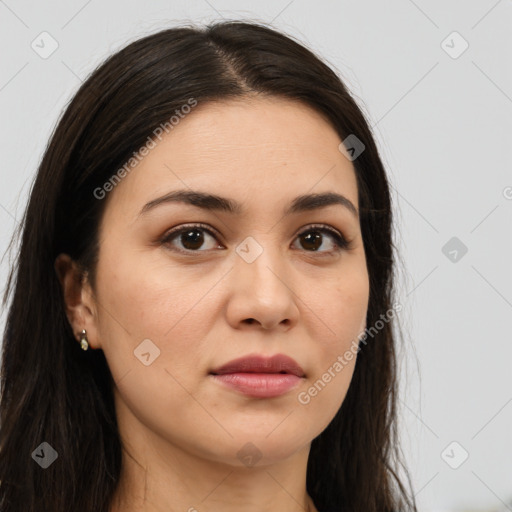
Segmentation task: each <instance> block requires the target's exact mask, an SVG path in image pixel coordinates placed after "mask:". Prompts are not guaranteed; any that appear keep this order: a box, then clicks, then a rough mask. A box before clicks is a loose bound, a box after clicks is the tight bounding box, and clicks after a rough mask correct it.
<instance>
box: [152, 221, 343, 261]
mask: <svg viewBox="0 0 512 512" xmlns="http://www.w3.org/2000/svg"><path fill="white" fill-rule="evenodd" d="M194 229H196V230H199V231H206V233H208V234H209V235H210V236H212V237H213V238H217V235H216V234H215V232H213V231H212V230H211V229H210V228H209V227H208V226H207V225H205V224H201V223H198V224H187V225H184V226H181V227H180V228H177V229H173V230H171V231H169V232H167V233H166V234H165V235H164V237H163V238H162V239H161V240H160V242H161V243H162V244H169V245H170V242H171V241H172V239H173V238H175V237H176V236H177V235H181V234H182V233H185V232H187V231H191V230H194ZM314 231H315V232H321V233H328V234H329V235H330V236H331V237H332V238H333V240H334V245H335V248H334V249H333V250H331V251H318V252H317V251H306V250H305V252H310V253H313V254H319V255H323V256H328V255H333V254H335V253H338V252H340V251H343V250H348V249H350V248H351V243H350V242H349V241H348V240H347V239H346V238H345V237H344V236H343V235H342V234H341V233H339V232H338V231H337V230H334V229H333V228H331V227H329V226H327V225H325V224H312V225H310V226H308V228H307V229H305V230H303V231H301V232H300V233H298V234H297V236H296V238H298V237H300V236H302V235H304V234H307V233H309V232H314ZM172 250H173V251H176V252H179V253H182V254H187V255H188V254H191V253H201V252H208V251H201V250H197V251H193V250H191V249H178V248H176V247H172Z"/></svg>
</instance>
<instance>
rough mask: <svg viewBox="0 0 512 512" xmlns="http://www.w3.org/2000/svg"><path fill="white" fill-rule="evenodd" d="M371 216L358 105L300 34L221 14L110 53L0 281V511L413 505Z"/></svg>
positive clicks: (374, 183) (36, 192)
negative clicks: (2, 311)
mask: <svg viewBox="0 0 512 512" xmlns="http://www.w3.org/2000/svg"><path fill="white" fill-rule="evenodd" d="M391 228H392V212H391V206H390V195H389V188H388V182H387V178H386V174H385V170H384V167H383V164H382V162H381V160H380V158H379V154H378V150H377V148H376V145H375V142H374V140H373V138H372V135H371V132H370V130H369V128H368V125H367V122H366V121H365V118H364V116H363V114H362V112H361V111H360V109H359V108H358V106H357V105H356V103H355V101H354V100H353V99H352V98H351V96H350V94H349V93H348V91H347V89H346V88H345V86H344V85H343V83H342V82H341V81H340V79H339V78H338V77H337V76H336V75H335V73H334V72H333V71H332V70H331V69H330V68H329V67H328V66H327V65H326V64H324V63H323V62H321V60H319V59H318V58H317V57H316V56H315V55H314V54H313V53H312V52H310V51H309V50H307V49H306V48H304V47H303V46H302V45H300V44H299V43H298V42H295V41H294V40H292V39H291V38H289V37H287V36H284V35H282V34H280V33H278V32H277V31H275V30H273V29H271V28H268V27H265V26H262V25H259V24H255V23H243V22H223V23H217V24H213V25H211V26H209V27H206V28H204V29H202V28H195V27H181V28H174V29H169V30H164V31H162V32H159V33H157V34H154V35H151V36H148V37H144V38H143V39H140V40H138V41H136V42H134V43H132V44H130V45H129V46H127V47H126V48H124V49H122V50H121V51H119V52H118V53H116V54H115V55H113V56H112V57H110V58H109V59H108V60H107V61H106V62H105V63H103V64H102V65H101V66H100V67H99V68H98V69H97V70H96V71H95V72H94V73H93V74H92V75H91V76H90V77H89V78H88V80H86V81H85V82H84V84H83V85H82V87H81V88H80V90H79V91H78V93H77V94H76V96H75V97H74V99H73V100H72V101H71V103H70V104H69V106H68V108H67V109H66V111H65V113H64V115H63V117H62V119H61V120H60V122H59V124H58V126H57V128H56V130H55V132H54V134H53V136H52V138H51V141H50V143H49V145H48V148H47V150H46V152H45V155H44V157H43V160H42V162H41V165H40V168H39V170H38V173H37V177H36V180H35V183H34V186H33V189H32V191H31V196H30V201H29V204H28V209H27V211H26V214H25V217H24V219H23V232H22V239H21V247H20V252H19V255H18V258H17V262H16V266H15V267H14V268H13V271H12V273H11V275H10V277H9V281H8V289H7V292H6V294H5V296H4V304H6V303H7V301H8V299H9V297H10V296H11V295H12V300H11V302H10V306H9V311H8V317H7V324H6V329H5V335H4V341H3V354H2V357H3V359H2V365H3V366H2V397H1V421H2V428H1V431H0V439H1V443H0V453H1V459H0V482H1V485H0V488H1V493H0V504H1V505H0V507H1V510H2V512H10V511H16V512H18V511H19V510H24V511H27V512H28V511H42V510H45V511H59V512H60V511H68V510H73V511H75V512H78V511H83V512H86V511H87V512H90V511H93V510H94V511H105V512H119V511H124V512H132V511H135V510H137V511H139V510H140V511H142V510H144V511H156V510H188V511H194V510H198V511H212V510H223V511H230V510H245V511H258V512H262V511H270V510H280V511H286V512H292V511H293V512H295V511H297V512H298V511H303V510H305V511H311V512H331V511H342V510H343V511H365V512H371V511H375V512H377V511H379V512H385V511H391V510H415V504H414V498H413V497H410V496H408V494H407V492H406V490H405V488H404V486H403V485H402V483H401V481H400V478H399V477H398V476H397V473H396V470H397V468H396V466H395V465H396V464H397V463H400V462H399V461H400V458H399V448H398V445H397V440H396V423H395V422H396V412H395V406H396V399H397V395H396V385H397V382H396V378H397V376H396V373H395V365H396V361H395V339H394V335H393V330H392V327H391V323H392V322H391V320H392V318H393V316H394V312H395V310H397V309H399V308H400V305H399V304H392V293H393V265H394V253H393V247H392V240H391ZM367 334H370V337H368V336H367Z"/></svg>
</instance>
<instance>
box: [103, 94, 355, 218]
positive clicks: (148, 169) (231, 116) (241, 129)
mask: <svg viewBox="0 0 512 512" xmlns="http://www.w3.org/2000/svg"><path fill="white" fill-rule="evenodd" d="M340 143H341V139H340V137H339V135H338V134H337V133H336V131H335V130H334V128H333V127H332V126H331V125H330V123H329V122H328V121H327V120H325V119H324V117H323V116H322V115H321V114H320V113H318V112H317V111H315V110H314V109H312V108H311V107H309V106H307V105H305V104H303V103H301V102H298V101H293V100H284V99H279V98H268V97H267V98H257V99H254V98H251V99H249V100H247V99H245V100H234V101H233V100H232V101H222V102H207V103H204V104H200V103H199V104H198V105H197V106H196V107H194V109H192V110H191V112H190V113H189V114H187V115H184V116H182V117H181V119H180V121H179V122H178V123H176V124H175V125H174V126H173V128H172V130H171V131H169V133H166V134H165V133H164V135H162V136H161V140H158V139H155V145H154V146H153V148H152V149H150V150H149V151H148V152H147V153H146V156H143V157H142V158H140V161H139V163H138V164H137V165H136V166H135V167H134V168H133V169H132V170H131V171H130V172H129V173H128V174H127V175H126V177H124V178H123V179H122V180H121V182H120V183H119V184H118V185H117V186H116V187H115V189H114V190H113V191H112V192H110V193H109V194H110V197H109V203H111V202H112V203H113V204H112V205H109V209H110V208H111V207H115V208H116V209H117V210H119V211H122V212H123V214H125V215H129V216H130V217H131V218H132V219H133V220H134V216H135V215H137V214H138V213H139V211H140V209H141V208H142V207H143V206H144V204H146V203H147V202H148V201H151V200H152V199H154V198H155V197H156V196H159V195H162V194H166V193H168V192H170V191H172V190H175V189H184V188H190V189H193V190H202V191H205V192H206V191H207V192H210V193H214V194H217V195H221V196H226V195H228V196H230V197H233V198H238V199H239V200H240V201H241V202H251V201H252V200H254V201H255V203H259V204H260V205H262V204H263V203H262V202H265V201H273V202H274V201H276V200H278V201H280V200H281V199H280V198H283V197H284V196H288V195H289V196H290V197H292V196H293V197H295V196H297V195H300V194H305V193H307V192H309V193H312V192H313V193H314V192H324V191H325V190H333V191H336V192H339V193H342V194H343V195H345V196H347V197H348V198H349V199H350V200H351V201H352V202H353V203H354V204H355V205H356V206H357V184H356V179H355V171H354V168H353V165H352V163H351V162H350V161H349V160H348V159H347V158H346V157H345V156H343V154H342V153H341V152H340V151H339V149H338V146H339V144H340ZM251 198H252V199H251ZM267 206H270V203H268V204H267ZM280 206H281V207H282V206H283V204H282V202H281V204H280ZM135 210H136V211H135Z"/></svg>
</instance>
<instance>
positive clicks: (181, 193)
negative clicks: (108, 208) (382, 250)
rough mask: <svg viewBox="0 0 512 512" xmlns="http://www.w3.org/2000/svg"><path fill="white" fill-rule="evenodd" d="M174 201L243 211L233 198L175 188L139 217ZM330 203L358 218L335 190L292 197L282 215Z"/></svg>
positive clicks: (211, 208)
mask: <svg viewBox="0 0 512 512" xmlns="http://www.w3.org/2000/svg"><path fill="white" fill-rule="evenodd" d="M175 202H176V203H185V204H190V205H192V206H196V207H198V208H202V209H204V210H216V211H222V212H227V213H230V214H233V215H240V214H241V213H242V211H243V209H242V205H241V204H240V203H238V202H237V201H235V200H233V199H228V198H226V197H221V196H218V195H215V194H209V193H206V192H199V191H196V190H175V191H172V192H169V193H168V194H165V195H164V196H162V197H158V198H156V199H153V200H152V201H150V202H149V203H147V204H145V205H144V207H143V208H142V210H141V211H140V213H139V217H140V216H141V215H144V214H145V213H147V212H148V211H150V210H152V209H153V208H155V207H157V206H159V205H161V204H165V203H175ZM331 205H341V206H343V207H344V208H346V209H347V210H349V211H350V213H351V214H352V215H354V216H355V217H356V218H359V213H358V211H357V208H356V207H355V206H354V204H353V203H352V201H350V199H348V198H347V197H345V196H344V195H341V194H338V193H335V192H325V193H319V194H305V195H301V196H298V197H296V198H295V199H293V201H291V202H290V204H289V205H288V207H287V208H286V209H285V210H284V215H285V216H287V215H290V214H293V213H299V212H304V211H310V210H316V209H318V208H326V207H327V206H331Z"/></svg>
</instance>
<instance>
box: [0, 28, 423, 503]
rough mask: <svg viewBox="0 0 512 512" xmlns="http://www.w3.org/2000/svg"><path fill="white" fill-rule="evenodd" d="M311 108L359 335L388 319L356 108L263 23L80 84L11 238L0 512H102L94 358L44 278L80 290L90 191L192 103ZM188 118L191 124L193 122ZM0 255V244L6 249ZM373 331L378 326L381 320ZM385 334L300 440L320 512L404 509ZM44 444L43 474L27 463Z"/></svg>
mask: <svg viewBox="0 0 512 512" xmlns="http://www.w3.org/2000/svg"><path fill="white" fill-rule="evenodd" d="M254 94H258V95H262V96H272V97H277V98H279V97H280V98H285V99H294V100H299V101H301V102H303V103H304V104H307V105H309V106H311V107H313V108H314V109H315V110H316V111H317V112H319V113H321V114H323V115H324V117H325V118H326V119H327V120H328V122H330V123H331V125H332V126H333V128H334V129H335V130H336V132H337V133H338V134H339V136H340V137H341V140H344V139H345V138H346V137H347V136H349V135H350V134H353V135H356V136H357V138H358V139H359V140H360V141H361V142H362V143H363V144H364V146H365V150H364V151H363V153H362V154H360V156H359V157H358V158H356V159H355V160H354V161H353V165H354V168H355V171H356V177H357V184H358V196H359V197H358V199H359V205H360V223H361V230H362V237H363V241H364V247H365V252H366V258H367V267H368V272H369V277H370V298H369V306H368V312H367V326H373V325H375V324H376V322H377V321H378V320H379V318H381V316H380V315H382V314H384V313H386V312H387V311H389V310H390V309H391V308H392V300H393V295H394V285H393V283H394V267H395V261H396V260H395V250H394V245H393V241H392V227H393V226H392V211H391V199H390V190H389V184H388V180H387V177H386V172H385V169H384V166H383V163H382V161H381V159H380V156H379V153H378V150H377V147H376V144H375V142H374V139H373V137H372V133H371V131H370V128H369V126H368V122H367V120H366V119H365V116H364V114H363V113H362V111H361V109H360V107H358V106H357V104H356V102H355V100H354V99H353V98H352V97H351V95H350V94H349V92H348V90H347V88H346V86H345V85H344V84H343V82H342V81H341V80H340V78H339V77H338V76H337V74H336V73H335V72H334V71H333V70H332V69H331V68H330V67H329V66H328V65H327V64H326V63H324V62H323V61H322V60H321V59H319V58H318V57H317V56H316V55H315V54H314V53H313V52H312V51H310V50H308V49H306V48H305V47H304V46H303V45H301V44H300V43H299V42H297V41H296V40H294V39H293V38H292V37H289V36H285V35H283V34H282V33H280V32H279V31H276V30H274V29H273V28H270V27H269V26H265V25H264V24H261V23H256V22H253V23H248V22H240V21H229V22H217V23H212V24H211V25H209V26H206V27H197V26H194V25H191V24H190V25H185V26H181V27H175V28H171V29H167V30H163V31H160V32H158V33H155V34H152V35H149V36H145V37H143V38H141V39H139V40H137V41H135V42H133V43H131V44H129V45H128V46H126V47H125V48H123V49H122V50H120V51H119V52H117V53H115V54H114V55H112V56H111V57H109V58H108V59H107V60H106V61H105V62H104V63H103V64H101V65H100V66H99V67H98V68H97V69H96V70H95V71H94V72H93V73H92V74H91V75H90V77H89V78H88V79H87V80H86V81H85V82H84V83H83V84H82V86H81V87H80V89H79V90H78V92H77V93H76V95H75V96H74V98H73V99H72V101H71V102H70V103H69V105H68V106H67V108H66V110H65V112H64V113H63V115H62V117H61V119H60V121H59V122H58V124H57V127H56V129H55V131H54V133H53V135H52V137H51V139H50V142H49V144H48V146H47V148H46V150H45V153H44V156H43V158H42V161H41V164H40V166H39V169H38V171H37V175H36V177H35V181H34V183H33V187H32V190H31V193H30V199H29V202H28V206H27V209H26V210H25V213H24V216H23V219H22V222H21V224H20V227H19V229H18V231H17V232H16V233H15V235H14V236H13V238H12V240H11V245H10V247H11V246H12V244H13V243H14V241H15V239H16V238H17V239H18V240H20V244H19V248H18V251H17V253H16V257H15V264H14V265H13V266H12V268H11V271H10V274H9V276H8V281H7V289H6V291H5V294H4V297H3V306H4V307H6V306H7V304H8V305H9V306H8V308H9V309H8V314H7V321H6V326H5V331H4V333H3V347H2V375H1V402H0V414H1V416H0V421H1V429H0V510H1V511H2V512H19V511H21V510H23V511H24V512H43V511H45V512H51V511H55V512H69V511H70V510H72V511H74V512H91V511H94V512H108V511H109V508H110V506H111V502H112V496H113V493H114V491H115V489H116V486H117V484H118V481H119V475H120V469H121V460H122V445H121V442H120V438H119V434H118V428H117V420H116V415H115V410H114V400H113V385H114V383H113V379H112V375H111V373H110V370H109V367H108V365H107V362H106V359H105V356H104V353H103V351H102V350H88V351H86V352H84V351H82V350H80V345H79V344H78V343H77V341H76V339H75V337H74V335H73V331H72V329H71V326H70V324H69V321H68V319H67V317H66V314H65V308H64V302H63V296H62V290H61V286H60V283H59V281H58V277H57V275H56V272H55V271H54V261H55V258H56V257H57V255H58V254H60V253H67V254H69V255H70V256H71V257H72V258H73V259H74V260H75V261H76V262H78V263H79V264H80V265H81V267H82V268H83V270H84V272H87V274H88V277H89V280H90V282H91V284H92V285H93V289H94V283H95V280H94V271H95V268H96V265H97V259H98V226H99V224H100V220H101V217H102V214H103V210H104V206H105V204H106V201H101V200H98V199H96V197H95V196H94V194H93V191H94V190H95V189H97V187H101V186H102V185H103V184H104V183H105V182H106V181H107V180H109V178H111V176H112V175H113V173H114V172H115V171H116V170H118V169H120V168H121V167H122V166H123V165H124V164H125V163H126V162H127V161H128V160H129V159H130V157H131V156H132V155H133V153H134V151H137V150H138V149H139V148H140V147H142V146H143V144H144V143H145V142H146V141H147V138H148V136H150V135H151V134H152V133H153V130H155V128H156V127H158V126H159V125H161V124H162V123H165V122H166V121H168V119H169V118H170V117H171V116H172V115H173V114H174V113H175V111H176V110H179V109H180V107H181V106H182V105H184V104H186V103H187V101H188V100H189V99H190V98H194V99H195V100H196V101H197V102H198V103H199V104H201V103H204V102H207V101H210V100H226V99H230V98H242V99H243V98H244V97H246V96H247V95H254ZM191 115H193V114H191ZM11 248H12V247H11ZM382 323H383V322H381V324H382ZM396 338H397V336H396V334H394V331H393V329H392V323H391V322H384V325H383V327H382V328H381V329H379V330H378V332H377V333H376V334H375V335H374V336H373V338H372V339H371V340H370V341H369V342H368V343H365V344H364V346H363V345H361V347H362V349H361V351H360V352H359V354H358V358H357V363H356V366H355V370H354V374H353V379H352V382H351V385H350V387H349V390H348V393H347V395H346V397H345V400H344V402H343V404H342V406H341V408H340V409H339V411H338V412H337V414H336V416H335V417H334V419H333V420H332V422H331V423H330V424H329V425H328V427H327V428H326V429H325V430H324V431H323V432H322V433H321V434H320V435H319V436H318V437H317V438H315V439H314V440H313V442H312V446H311V452H310V455H309V460H308V467H307V491H308V493H309V494H310V496H311V497H312V499H313V501H314V502H315V504H316V506H317V508H318V509H319V510H320V512H323V511H324V510H340V511H341V510H343V511H344V512H347V511H354V512H391V511H393V510H395V511H396V510H416V505H415V502H414V497H413V496H412V495H411V493H410V492H409V491H408V490H406V487H405V486H404V485H403V483H402V482H401V478H403V476H402V477H401V476H400V474H399V473H400V472H401V471H404V472H405V473H404V474H405V475H406V476H407V480H408V484H409V486H410V479H409V476H408V472H407V469H406V467H405V465H404V463H403V462H402V452H401V450H400V445H399V442H398V435H397V431H398V428H397V424H396V421H397V400H398V395H397V382H398V381H397V366H398V365H397V350H396ZM42 442H47V443H48V444H49V445H50V446H51V447H52V448H53V449H54V450H55V451H56V452H57V454H58V459H57V460H56V461H55V462H54V463H53V464H51V465H50V466H49V467H48V468H47V469H42V468H41V466H40V465H39V464H36V463H35V458H34V451H35V450H36V448H38V447H39V446H40V445H41V443H42Z"/></svg>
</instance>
